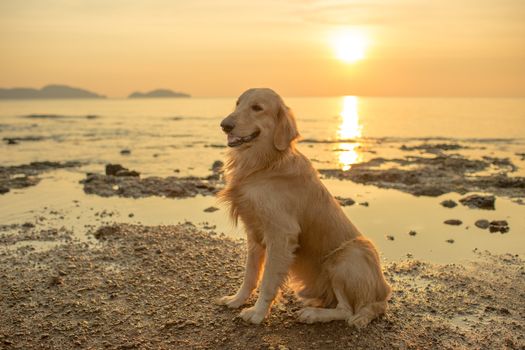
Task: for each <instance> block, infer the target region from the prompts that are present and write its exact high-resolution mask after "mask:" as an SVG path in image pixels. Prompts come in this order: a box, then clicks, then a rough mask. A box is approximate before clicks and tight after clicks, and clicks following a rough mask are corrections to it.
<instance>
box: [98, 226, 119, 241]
mask: <svg viewBox="0 0 525 350" xmlns="http://www.w3.org/2000/svg"><path fill="white" fill-rule="evenodd" d="M119 233H120V229H119V228H118V226H102V227H100V228H99V229H98V230H97V231H96V232H95V233H94V234H93V235H94V236H95V238H96V239H98V240H105V239H107V238H109V237H111V236H116V235H118V234H119Z"/></svg>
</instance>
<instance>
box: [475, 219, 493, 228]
mask: <svg viewBox="0 0 525 350" xmlns="http://www.w3.org/2000/svg"><path fill="white" fill-rule="evenodd" d="M474 225H476V227H479V228H481V229H483V230H485V229H487V228H488V227H489V226H490V223H489V221H488V220H485V219H481V220H478V221H476V222H475V223H474Z"/></svg>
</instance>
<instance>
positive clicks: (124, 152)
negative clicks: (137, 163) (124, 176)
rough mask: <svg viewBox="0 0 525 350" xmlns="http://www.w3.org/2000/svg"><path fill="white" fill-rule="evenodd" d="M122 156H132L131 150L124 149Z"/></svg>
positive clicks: (121, 152)
mask: <svg viewBox="0 0 525 350" xmlns="http://www.w3.org/2000/svg"><path fill="white" fill-rule="evenodd" d="M120 154H122V155H124V156H128V155H130V154H131V150H129V149H127V148H124V149H123V150H121V151H120Z"/></svg>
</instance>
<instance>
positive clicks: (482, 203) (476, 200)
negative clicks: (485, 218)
mask: <svg viewBox="0 0 525 350" xmlns="http://www.w3.org/2000/svg"><path fill="white" fill-rule="evenodd" d="M459 202H460V203H461V204H463V205H464V206H467V207H469V208H473V209H487V210H495V209H496V208H495V206H494V204H495V202H496V197H494V196H480V195H478V194H472V195H470V196H467V197H464V198H461V199H460V200H459Z"/></svg>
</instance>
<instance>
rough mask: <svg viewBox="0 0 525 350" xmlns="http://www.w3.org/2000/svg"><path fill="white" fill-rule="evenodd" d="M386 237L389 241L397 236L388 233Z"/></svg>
mask: <svg viewBox="0 0 525 350" xmlns="http://www.w3.org/2000/svg"><path fill="white" fill-rule="evenodd" d="M386 239H388V240H389V241H393V240H394V239H395V238H394V236H391V235H386Z"/></svg>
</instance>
